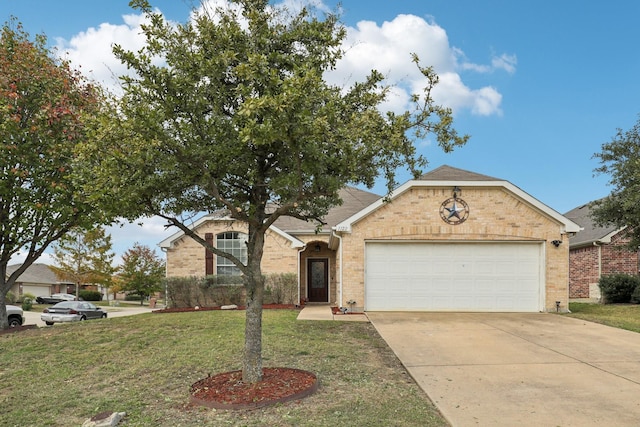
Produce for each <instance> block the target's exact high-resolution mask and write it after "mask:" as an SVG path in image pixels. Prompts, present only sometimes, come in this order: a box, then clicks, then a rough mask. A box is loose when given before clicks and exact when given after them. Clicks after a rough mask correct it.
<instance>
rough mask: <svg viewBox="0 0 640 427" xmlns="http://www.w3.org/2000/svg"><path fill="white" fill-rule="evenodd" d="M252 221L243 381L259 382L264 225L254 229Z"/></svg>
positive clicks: (249, 245)
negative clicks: (261, 265)
mask: <svg viewBox="0 0 640 427" xmlns="http://www.w3.org/2000/svg"><path fill="white" fill-rule="evenodd" d="M253 228H254V227H252V226H251V225H249V241H248V242H247V246H248V247H247V252H248V257H247V258H248V266H247V267H248V269H249V274H248V275H246V276H245V288H246V291H247V297H246V304H247V310H246V313H245V330H244V355H243V362H242V381H243V382H246V383H257V382H259V381H261V380H262V301H263V299H264V278H263V277H262V269H261V267H260V264H261V262H262V253H263V250H264V229H262V227H257V229H253Z"/></svg>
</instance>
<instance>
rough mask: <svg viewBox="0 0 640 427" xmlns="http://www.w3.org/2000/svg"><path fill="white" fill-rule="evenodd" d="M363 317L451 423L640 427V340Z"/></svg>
mask: <svg viewBox="0 0 640 427" xmlns="http://www.w3.org/2000/svg"><path fill="white" fill-rule="evenodd" d="M367 315H368V317H369V319H370V320H371V322H372V323H373V325H374V326H375V328H376V329H377V330H378V332H379V333H380V335H382V337H383V338H384V340H385V341H386V342H387V343H388V344H389V346H390V347H391V348H392V349H393V351H394V352H395V353H396V355H397V356H398V358H399V359H400V360H401V361H402V363H403V364H404V366H405V367H406V368H407V370H408V371H409V373H410V374H411V375H412V376H413V378H414V379H415V380H416V382H417V383H418V384H419V385H420V386H421V387H422V388H423V390H424V391H425V392H426V393H427V395H428V396H429V397H430V398H431V400H432V401H433V402H434V403H435V404H436V405H437V407H438V408H439V409H440V411H441V412H442V414H443V415H444V416H445V417H446V418H447V420H449V422H450V423H451V424H452V425H453V426H581V427H586V426H638V425H640V334H638V333H634V332H628V331H623V330H620V329H615V328H610V327H607V326H602V325H598V324H595V323H590V322H585V321H582V320H577V319H571V318H567V317H563V316H559V315H554V314H541V313H531V314H529V313H513V314H512V313H491V314H488V313H487V314H485V313H383V312H373V313H371V312H369V313H367Z"/></svg>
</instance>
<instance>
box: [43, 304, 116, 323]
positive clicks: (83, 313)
mask: <svg viewBox="0 0 640 427" xmlns="http://www.w3.org/2000/svg"><path fill="white" fill-rule="evenodd" d="M106 317H107V313H106V312H105V311H104V310H102V309H101V308H100V307H96V306H95V305H93V304H91V303H90V302H86V301H62V302H59V303H57V304H55V305H53V306H51V307H49V308H45V309H44V311H43V312H42V314H41V315H40V319H41V320H42V321H43V322H44V323H46V324H47V325H49V326H51V325H53V324H54V323H59V322H78V321H81V320H88V319H102V318H106Z"/></svg>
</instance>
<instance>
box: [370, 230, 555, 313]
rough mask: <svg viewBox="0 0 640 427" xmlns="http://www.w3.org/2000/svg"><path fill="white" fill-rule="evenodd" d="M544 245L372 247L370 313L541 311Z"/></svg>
mask: <svg viewBox="0 0 640 427" xmlns="http://www.w3.org/2000/svg"><path fill="white" fill-rule="evenodd" d="M542 248H543V246H542V245H541V244H540V243H418V242H410V243H378V242H370V243H367V245H366V255H365V257H366V261H365V262H366V272H365V310H367V311H376V310H379V311H406V310H414V311H419V310H424V311H518V312H523V311H531V312H535V311H540V310H541V307H542V304H541V301H542V299H543V297H542V295H543V290H542V283H543V281H542V271H544V268H543V262H542Z"/></svg>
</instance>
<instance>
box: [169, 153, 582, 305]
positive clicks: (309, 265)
mask: <svg viewBox="0 0 640 427" xmlns="http://www.w3.org/2000/svg"><path fill="white" fill-rule="evenodd" d="M341 197H342V199H343V201H344V203H343V205H342V206H339V207H336V208H334V209H332V210H331V211H330V212H329V214H328V215H327V217H326V218H325V222H326V223H327V225H325V226H324V227H323V228H322V229H321V230H320V231H319V232H318V233H316V224H315V223H311V222H309V223H307V222H303V221H299V220H296V219H293V218H281V219H279V220H278V221H276V222H275V223H274V225H273V226H272V227H271V228H270V230H269V231H268V233H267V236H266V239H265V248H264V258H263V262H262V269H263V272H264V273H265V274H269V273H281V272H288V273H295V274H297V276H298V279H299V296H300V299H301V300H303V299H304V300H306V301H309V302H316V303H330V304H336V305H339V306H343V307H346V306H348V305H350V304H348V303H347V301H355V303H354V304H352V307H353V309H354V311H405V310H407V311H409V310H414V311H496V312H500V311H517V312H537V311H556V309H557V304H558V305H559V309H560V310H563V311H564V310H566V309H567V303H568V298H569V290H568V283H569V263H568V259H569V245H568V237H567V236H568V235H570V234H572V233H576V232H578V231H579V230H580V227H579V226H578V225H577V224H576V223H574V222H573V221H571V220H569V219H567V218H565V217H564V216H562V215H561V214H559V213H558V212H556V211H554V210H553V209H551V208H549V207H548V206H546V205H544V204H543V203H541V202H540V201H538V200H536V199H534V198H533V197H531V196H530V195H529V194H527V193H525V192H524V191H522V190H521V189H520V188H518V187H516V186H514V185H513V184H511V183H509V182H507V181H504V180H501V179H497V178H492V177H489V176H486V175H480V174H477V173H473V172H468V171H464V170H461V169H456V168H452V167H450V166H441V167H439V168H437V169H435V170H433V171H431V172H429V173H427V174H425V175H423V176H422V177H420V178H419V179H416V180H412V181H409V182H407V183H405V184H404V185H402V186H400V187H399V188H397V189H396V190H395V191H394V192H393V194H392V195H391V197H390V201H389V202H385V201H384V200H383V199H382V198H380V197H379V196H376V195H374V194H371V193H369V192H366V191H362V190H357V189H354V188H345V189H344V190H342V192H341ZM192 229H194V230H196V231H197V233H198V234H199V235H200V236H202V237H203V238H204V239H205V240H207V241H209V242H211V243H212V244H214V245H216V247H218V248H221V249H222V248H224V249H225V250H228V251H232V252H233V253H234V254H236V255H238V256H239V257H240V258H241V259H242V258H245V259H246V249H244V241H245V240H246V238H247V236H246V234H245V233H246V231H247V227H246V225H245V224H244V223H241V222H238V221H235V220H233V219H231V218H229V217H227V216H224V215H220V214H218V215H215V214H210V215H206V216H204V217H202V218H201V219H199V220H198V221H196V222H195V223H194V224H193V225H192ZM160 246H161V247H162V248H163V250H164V251H165V252H166V257H167V276H194V275H195V276H204V275H206V274H229V273H231V274H238V273H239V272H238V271H237V269H236V268H235V267H234V266H233V265H232V264H230V263H229V262H228V261H227V260H225V259H224V258H222V257H215V256H213V255H212V254H211V253H210V252H209V251H206V250H205V249H204V248H203V247H202V246H200V245H199V244H197V243H196V242H195V241H193V240H192V239H190V238H189V237H187V236H185V234H184V233H183V232H178V233H176V234H174V235H172V236H170V237H169V238H167V239H165V240H164V241H162V242H161V243H160Z"/></svg>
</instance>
